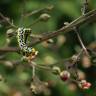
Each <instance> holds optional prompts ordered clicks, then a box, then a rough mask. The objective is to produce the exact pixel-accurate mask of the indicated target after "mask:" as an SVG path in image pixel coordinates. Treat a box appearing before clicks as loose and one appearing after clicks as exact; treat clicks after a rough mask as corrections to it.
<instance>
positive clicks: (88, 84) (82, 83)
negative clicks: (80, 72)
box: [79, 80, 91, 89]
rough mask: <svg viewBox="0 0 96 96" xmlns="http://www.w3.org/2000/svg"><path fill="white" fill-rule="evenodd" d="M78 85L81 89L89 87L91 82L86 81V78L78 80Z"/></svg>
mask: <svg viewBox="0 0 96 96" xmlns="http://www.w3.org/2000/svg"><path fill="white" fill-rule="evenodd" d="M79 87H80V88H82V89H89V88H90V87H91V83H90V82H87V81H86V80H81V81H80V82H79Z"/></svg>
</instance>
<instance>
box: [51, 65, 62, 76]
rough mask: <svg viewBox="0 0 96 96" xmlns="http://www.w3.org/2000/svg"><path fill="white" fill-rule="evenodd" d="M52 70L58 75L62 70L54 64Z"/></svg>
mask: <svg viewBox="0 0 96 96" xmlns="http://www.w3.org/2000/svg"><path fill="white" fill-rule="evenodd" d="M52 72H53V73H54V74H56V75H58V74H60V72H61V70H60V68H59V67H57V66H54V67H53V68H52Z"/></svg>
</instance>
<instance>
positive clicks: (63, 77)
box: [60, 71, 70, 81]
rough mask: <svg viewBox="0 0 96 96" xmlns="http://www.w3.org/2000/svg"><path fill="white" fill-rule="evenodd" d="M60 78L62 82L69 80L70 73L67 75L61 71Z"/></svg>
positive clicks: (66, 72)
mask: <svg viewBox="0 0 96 96" xmlns="http://www.w3.org/2000/svg"><path fill="white" fill-rule="evenodd" d="M60 78H61V80H63V81H66V80H68V79H69V78H70V73H69V72H68V71H62V72H61V73H60Z"/></svg>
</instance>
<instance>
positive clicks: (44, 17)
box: [40, 13, 51, 21]
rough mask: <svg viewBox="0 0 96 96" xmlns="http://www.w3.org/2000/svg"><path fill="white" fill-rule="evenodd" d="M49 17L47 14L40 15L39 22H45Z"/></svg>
mask: <svg viewBox="0 0 96 96" xmlns="http://www.w3.org/2000/svg"><path fill="white" fill-rule="evenodd" d="M50 17H51V16H50V15H49V14H47V13H44V14H41V15H40V20H41V21H47V20H48V19H49V18H50Z"/></svg>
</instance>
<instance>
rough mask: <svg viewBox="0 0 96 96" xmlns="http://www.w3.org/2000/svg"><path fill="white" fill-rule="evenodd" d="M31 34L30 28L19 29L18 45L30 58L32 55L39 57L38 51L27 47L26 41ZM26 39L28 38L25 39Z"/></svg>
mask: <svg viewBox="0 0 96 96" xmlns="http://www.w3.org/2000/svg"><path fill="white" fill-rule="evenodd" d="M30 33H31V29H30V28H18V29H17V40H18V45H19V47H20V49H21V50H22V51H23V52H24V53H25V54H26V55H27V56H29V55H30V54H31V55H32V54H33V55H37V53H38V52H37V51H36V50H35V49H34V48H32V47H28V46H27V45H26V39H27V37H26V36H27V35H29V34H30ZM25 37H26V38H25Z"/></svg>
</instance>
